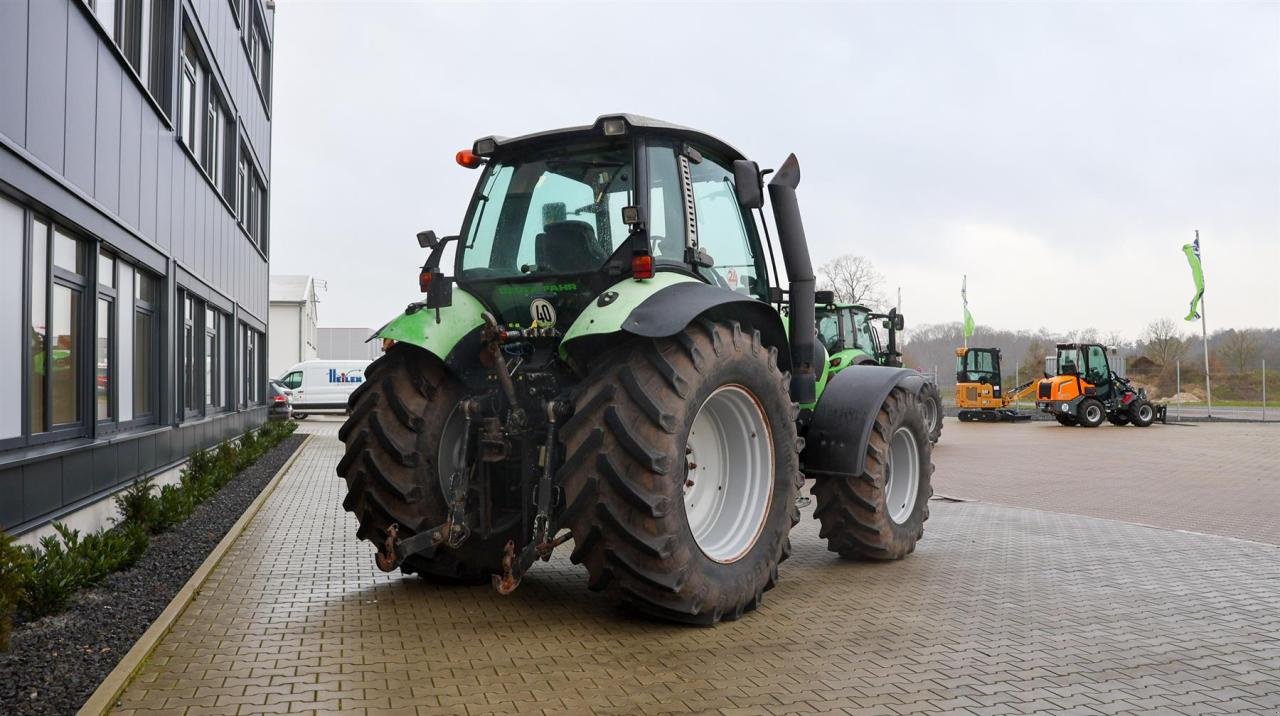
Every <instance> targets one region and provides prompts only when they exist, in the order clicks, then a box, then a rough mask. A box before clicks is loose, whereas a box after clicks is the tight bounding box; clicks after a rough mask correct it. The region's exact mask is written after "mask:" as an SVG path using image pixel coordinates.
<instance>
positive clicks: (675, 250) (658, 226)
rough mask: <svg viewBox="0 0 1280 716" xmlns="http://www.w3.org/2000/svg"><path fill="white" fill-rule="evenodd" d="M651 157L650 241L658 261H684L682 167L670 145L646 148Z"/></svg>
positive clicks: (669, 262) (656, 144) (678, 262)
mask: <svg viewBox="0 0 1280 716" xmlns="http://www.w3.org/2000/svg"><path fill="white" fill-rule="evenodd" d="M645 155H646V156H647V157H648V159H649V243H650V249H649V250H650V251H652V252H653V257H654V259H655V260H656V261H657V262H658V263H659V264H663V263H667V264H681V265H683V264H684V245H685V244H684V199H683V198H682V197H681V193H680V168H679V166H678V165H677V164H676V150H675V147H673V146H672V145H670V144H661V143H652V144H649V145H648V146H647V147H646V148H645Z"/></svg>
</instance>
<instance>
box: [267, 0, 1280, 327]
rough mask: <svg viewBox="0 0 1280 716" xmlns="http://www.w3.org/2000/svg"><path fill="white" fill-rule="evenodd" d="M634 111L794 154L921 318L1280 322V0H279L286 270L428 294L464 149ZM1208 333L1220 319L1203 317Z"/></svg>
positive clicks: (1067, 323) (456, 220)
mask: <svg viewBox="0 0 1280 716" xmlns="http://www.w3.org/2000/svg"><path fill="white" fill-rule="evenodd" d="M620 111H626V112H634V113H637V114H644V115H649V116H653V117H659V118H662V119H666V120H669V121H673V122H677V123H680V124H685V125H689V126H694V127H698V128H700V129H703V130H705V131H709V132H711V133H713V134H716V135H719V136H721V137H723V138H725V139H726V140H728V141H729V142H730V143H732V144H734V145H736V146H737V147H739V148H740V149H742V150H743V151H744V152H745V153H746V154H747V155H748V156H749V157H751V158H753V159H756V160H757V161H758V162H760V164H761V166H764V167H776V166H777V165H778V164H779V163H780V162H781V161H782V159H783V158H784V157H785V156H786V154H787V153H788V152H793V151H794V152H795V153H796V154H797V155H798V156H799V158H800V161H801V165H802V167H803V181H802V182H801V184H800V190H799V196H800V206H801V209H802V212H803V214H804V221H805V225H806V229H807V231H808V234H809V237H810V244H811V251H812V254H813V259H814V263H815V265H819V264H821V263H822V262H823V261H825V260H827V259H830V258H831V257H833V256H836V255H839V254H843V253H853V254H861V255H864V256H866V257H868V258H870V259H871V260H872V261H873V262H874V263H875V265H876V266H877V268H879V270H880V271H881V272H882V273H883V274H885V276H886V279H887V286H888V288H889V291H890V292H892V291H893V289H894V288H896V287H898V286H901V287H902V291H903V311H904V313H905V314H906V315H907V317H908V323H909V324H920V323H937V322H944V321H955V320H959V318H960V298H959V289H960V280H961V275H962V274H966V273H967V274H968V276H969V301H970V308H971V310H972V311H973V313H974V316H975V318H976V319H977V320H978V322H979V323H982V324H987V325H991V326H995V327H999V328H1007V329H1017V328H1037V327H1042V326H1043V327H1048V328H1050V329H1051V330H1056V331H1062V332H1065V331H1068V330H1072V329H1078V328H1084V327H1094V328H1097V329H1098V330H1099V331H1101V332H1103V333H1104V334H1105V333H1107V332H1110V331H1119V332H1122V333H1124V334H1127V335H1129V336H1136V335H1137V334H1138V333H1139V331H1140V330H1141V329H1142V327H1143V326H1145V325H1146V324H1147V323H1148V322H1150V321H1151V320H1153V319H1156V318H1164V317H1167V318H1177V319H1180V318H1181V317H1182V316H1183V315H1184V314H1185V313H1186V311H1187V303H1188V301H1189V299H1190V298H1191V294H1192V292H1193V290H1192V283H1191V279H1190V273H1189V270H1188V268H1187V265H1186V260H1185V259H1184V257H1183V255H1182V253H1181V252H1180V247H1181V245H1182V244H1183V243H1186V242H1189V241H1190V240H1191V238H1192V235H1193V231H1194V230H1195V229H1199V230H1200V235H1201V245H1202V249H1203V256H1204V265H1205V274H1206V284H1207V290H1206V304H1207V309H1208V314H1207V315H1208V317H1209V321H1210V329H1211V330H1213V329H1216V328H1225V327H1245V326H1259V327H1280V3H1278V2H1275V1H1271V2H1261V3H1243V2H1241V3H1223V2H1216V3H1157V2H1146V3H1132V2H1125V3H1105V2H1074V3H1068V2H1018V3H1013V2H1008V3H997V2H982V3H977V2H970V3H958V2H956V3H901V2H897V3H891V2H860V3H841V4H819V3H797V2H786V3H783V2H779V3H753V4H746V5H738V4H727V3H711V2H707V3H701V4H700V3H694V2H682V3H671V4H668V3H659V4H622V3H618V4H606V3H599V2H595V3H583V4H551V3H546V2H539V3H536V4H530V3H516V4H502V5H495V4H481V3H408V2H397V3H391V2H386V3H380V2H368V1H362V2H348V3H338V2H308V1H304V0H280V2H278V7H277V11H276V22H275V107H274V115H273V118H274V127H273V142H274V147H273V157H272V182H271V187H272V192H273V194H272V215H271V220H272V242H273V243H272V255H271V262H272V264H271V268H272V271H273V273H277V274H286V273H309V274H312V275H314V276H316V277H317V278H319V279H324V280H325V281H327V282H328V291H327V292H325V293H322V294H321V301H322V303H321V305H320V325H322V326H367V327H375V328H376V327H377V326H378V325H381V324H382V323H383V322H385V321H386V320H387V319H388V318H390V317H391V316H392V315H394V314H395V313H396V312H397V311H399V310H401V309H403V307H404V305H405V304H407V303H409V302H410V301H413V300H418V298H419V297H420V294H418V293H416V288H417V287H416V276H417V271H418V266H419V265H420V264H421V263H422V259H423V252H422V251H421V250H420V249H419V248H418V247H417V244H416V242H415V240H414V234H415V232H417V231H419V230H421V229H426V228H433V229H435V230H436V231H437V232H439V233H440V234H441V235H444V234H447V233H456V232H457V231H458V229H459V228H460V224H461V221H462V216H463V213H464V210H465V208H466V202H467V200H468V197H469V195H470V192H471V190H472V188H473V186H474V184H475V181H476V179H477V178H478V173H477V172H473V171H469V170H466V169H463V168H461V167H458V166H457V165H456V164H455V163H454V160H453V155H454V153H455V152H456V151H457V150H458V149H461V148H463V147H469V146H470V145H471V142H472V140H474V139H475V138H476V137H480V136H483V135H487V134H500V135H507V136H514V135H518V134H523V133H526V132H531V131H537V130H541V129H547V128H553V127H561V126H567V125H578V124H586V123H589V122H591V121H592V120H593V119H594V118H595V117H596V116H597V115H600V114H604V113H611V112H620ZM1184 325H1185V326H1186V327H1187V329H1188V330H1189V331H1190V330H1192V329H1194V330H1197V331H1198V326H1193V325H1192V324H1184Z"/></svg>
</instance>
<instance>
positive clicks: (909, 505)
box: [884, 427, 920, 525]
mask: <svg viewBox="0 0 1280 716" xmlns="http://www.w3.org/2000/svg"><path fill="white" fill-rule="evenodd" d="M888 470H889V472H888V475H887V476H886V477H885V481H884V501H885V508H886V509H887V510H888V512H889V519H891V520H893V522H894V524H899V525H900V524H903V523H904V522H906V521H907V519H908V518H910V517H911V513H912V512H913V511H914V510H915V508H916V496H917V495H918V494H919V493H920V449H919V447H918V446H917V445H916V436H915V433H913V432H911V430H910V429H908V428H905V427H901V428H898V429H897V430H896V431H894V433H893V438H892V439H891V440H890V441H889V468H888Z"/></svg>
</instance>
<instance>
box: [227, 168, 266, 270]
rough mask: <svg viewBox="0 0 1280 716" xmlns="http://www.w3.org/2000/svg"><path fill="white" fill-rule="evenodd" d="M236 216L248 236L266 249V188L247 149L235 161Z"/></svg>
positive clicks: (261, 247)
mask: <svg viewBox="0 0 1280 716" xmlns="http://www.w3.org/2000/svg"><path fill="white" fill-rule="evenodd" d="M235 196H236V216H238V217H240V225H241V226H243V227H244V230H245V232H246V233H247V234H249V238H250V239H252V240H253V243H255V244H257V246H258V248H260V249H262V250H263V251H264V252H265V251H266V250H267V216H268V214H267V189H266V186H265V185H264V184H263V182H262V177H261V175H259V174H258V170H257V169H256V168H255V166H254V164H253V161H252V160H251V159H250V158H249V154H248V152H247V151H241V152H240V159H239V161H238V162H236V194H235Z"/></svg>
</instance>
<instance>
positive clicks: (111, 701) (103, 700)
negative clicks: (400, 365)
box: [77, 434, 314, 716]
mask: <svg viewBox="0 0 1280 716" xmlns="http://www.w3.org/2000/svg"><path fill="white" fill-rule="evenodd" d="M312 437H314V434H312V435H307V436H306V437H305V438H303V439H302V442H301V443H299V444H298V448H297V449H296V450H294V451H293V454H292V455H290V456H289V459H288V460H286V461H285V463H284V464H283V465H281V466H280V469H279V470H277V471H276V474H275V475H273V476H272V477H271V480H270V481H269V482H268V483H267V484H266V486H265V487H263V488H262V491H261V492H259V493H258V496H257V497H255V498H254V499H253V502H251V503H249V507H248V508H246V509H245V511H244V514H242V515H240V519H238V520H236V522H235V524H233V525H231V529H229V530H227V533H226V534H225V535H223V537H222V540H221V541H220V542H218V544H217V546H215V547H214V548H213V551H212V552H210V553H209V556H208V557H206V558H205V560H204V562H202V563H201V564H200V567H199V568H197V569H196V571H195V573H194V574H192V575H191V578H190V579H188V580H187V583H186V584H184V585H182V589H180V590H178V593H177V594H175V595H174V596H173V599H172V600H171V601H170V602H169V605H168V606H166V607H165V608H164V611H162V612H160V616H158V617H156V620H155V621H153V622H152V623H151V626H149V627H147V630H146V631H144V632H143V633H142V636H140V637H138V640H137V641H136V642H134V644H133V647H132V648H130V649H129V651H128V652H127V653H126V654H125V655H124V658H123V659H121V660H120V662H119V663H118V664H116V668H114V669H112V670H111V673H109V674H107V678H105V679H103V680H102V683H101V684H98V688H97V689H94V691H93V693H92V694H90V695H89V698H88V700H86V701H85V702H84V705H83V706H81V707H80V710H79V711H77V714H80V715H81V716H98V715H100V714H105V713H107V712H108V711H110V710H111V709H112V708H113V707H114V706H115V703H116V700H117V699H118V698H119V697H120V695H121V694H122V693H124V690H125V688H127V687H128V686H129V684H130V683H132V681H133V677H134V676H136V675H137V673H138V670H139V669H141V668H142V665H143V664H145V663H146V661H147V658H148V657H150V656H151V652H153V651H155V648H156V646H157V645H159V644H160V640H161V639H163V638H164V636H165V635H166V634H168V633H169V629H171V628H172V627H173V625H174V623H175V622H177V621H178V617H179V616H181V615H182V613H183V612H184V611H186V609H187V605H189V604H191V601H192V600H193V599H195V596H196V593H197V592H198V591H200V587H202V586H204V583H205V581H206V580H207V579H208V578H209V575H210V574H212V573H213V569H214V567H217V566H218V563H219V562H221V561H222V558H223V557H224V556H226V553H227V552H228V551H229V550H230V549H231V545H232V544H233V543H234V542H235V541H236V540H237V539H238V538H239V537H240V534H241V533H242V532H244V530H245V528H246V527H248V526H249V523H250V522H252V521H253V518H254V517H255V516H257V514H258V510H260V509H262V506H263V505H264V504H266V502H267V498H269V497H271V494H272V493H273V492H275V490H276V487H277V486H279V484H280V482H281V481H282V480H283V479H284V475H285V473H286V472H288V471H289V468H291V467H293V463H294V462H296V461H297V459H298V456H300V455H302V451H303V449H304V448H306V447H307V443H309V442H311V438H312Z"/></svg>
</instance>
